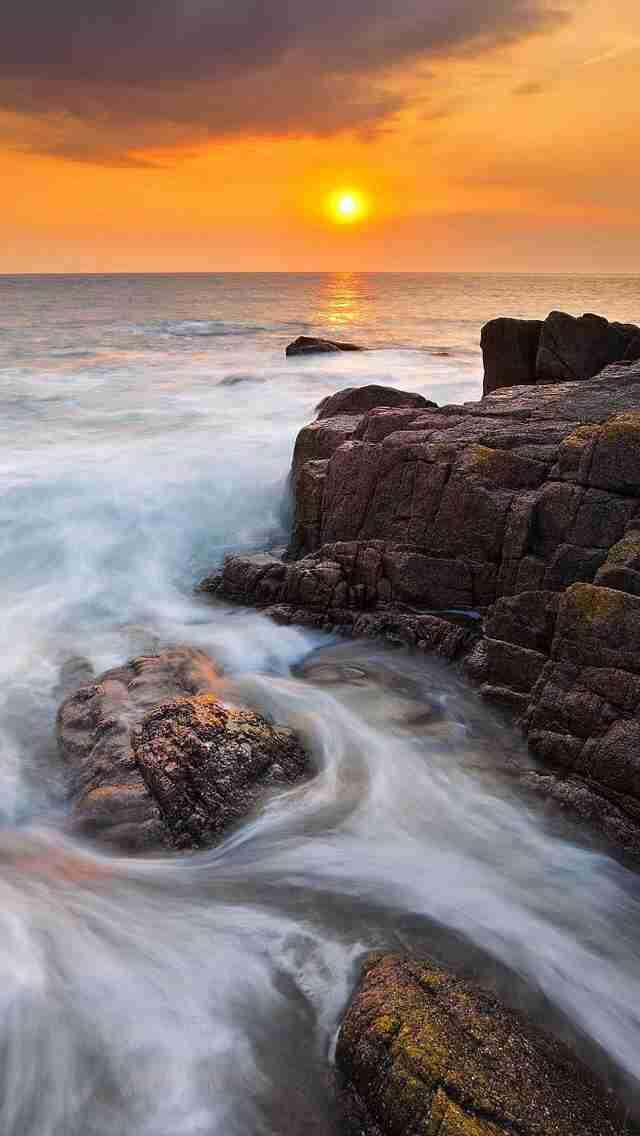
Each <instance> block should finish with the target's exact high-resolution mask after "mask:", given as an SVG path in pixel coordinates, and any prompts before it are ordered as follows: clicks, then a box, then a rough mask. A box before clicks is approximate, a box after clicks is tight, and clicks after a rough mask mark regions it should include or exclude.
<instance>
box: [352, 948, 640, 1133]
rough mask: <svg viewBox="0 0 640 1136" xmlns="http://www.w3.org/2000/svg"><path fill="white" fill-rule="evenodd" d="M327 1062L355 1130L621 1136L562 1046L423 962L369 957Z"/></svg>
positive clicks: (617, 1120)
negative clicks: (332, 1063) (338, 1079)
mask: <svg viewBox="0 0 640 1136" xmlns="http://www.w3.org/2000/svg"><path fill="white" fill-rule="evenodd" d="M336 1060H337V1064H338V1067H339V1069H340V1070H341V1073H342V1074H343V1075H344V1077H345V1078H346V1081H347V1089H346V1092H345V1094H344V1100H345V1105H346V1112H347V1118H348V1125H349V1129H350V1131H351V1132H352V1133H353V1134H354V1136H356V1134H358V1136H409V1134H411V1136H414V1134H415V1136H417V1134H418V1133H420V1134H422V1136H632V1134H633V1133H636V1134H637V1132H638V1131H639V1129H637V1128H636V1127H634V1126H633V1125H631V1124H630V1122H629V1120H628V1119H627V1120H626V1121H625V1119H624V1118H623V1117H622V1115H621V1113H620V1110H619V1108H618V1106H617V1104H616V1101H615V1100H614V1099H613V1097H612V1096H611V1095H610V1094H609V1093H608V1092H607V1091H606V1089H605V1088H604V1086H603V1085H602V1084H601V1083H600V1081H599V1080H598V1079H597V1078H596V1077H595V1076H594V1075H593V1074H592V1073H591V1072H590V1071H589V1070H588V1069H587V1068H586V1067H585V1066H584V1065H582V1064H581V1063H580V1062H579V1061H578V1060H577V1058H576V1057H575V1056H574V1055H573V1053H572V1052H571V1051H570V1050H569V1048H568V1047H567V1046H566V1045H564V1044H562V1043H560V1042H558V1041H556V1040H553V1039H552V1038H550V1037H548V1036H546V1035H545V1034H543V1033H541V1032H540V1031H539V1030H538V1029H536V1028H534V1027H533V1026H532V1025H531V1024H529V1023H528V1022H527V1021H525V1019H524V1018H523V1017H522V1016H521V1015H520V1014H517V1013H515V1012H513V1011H511V1010H508V1009H506V1008H505V1007H504V1006H503V1005H501V1004H500V1003H499V1002H498V1001H497V999H496V998H495V997H494V996H493V995H492V994H490V993H488V992H487V991H485V990H483V989H481V988H480V987H478V986H476V985H475V984H473V983H471V982H469V981H467V980H464V979H462V978H460V977H457V976H455V975H454V974H452V973H451V972H450V971H448V970H445V969H444V968H443V967H441V966H438V965H435V964H434V963H432V962H430V961H418V960H415V959H408V958H401V957H399V956H397V955H382V956H380V955H378V956H373V957H372V958H371V959H370V960H369V961H368V963H367V964H366V966H365V969H364V973H363V975H362V979H361V981H360V985H359V987H358V989H357V990H356V993H355V995H354V997H353V1000H352V1002H351V1005H350V1007H349V1010H348V1012H347V1015H346V1017H345V1019H344V1022H343V1024H342V1029H341V1031H340V1036H339V1038H338V1047H337V1054H336Z"/></svg>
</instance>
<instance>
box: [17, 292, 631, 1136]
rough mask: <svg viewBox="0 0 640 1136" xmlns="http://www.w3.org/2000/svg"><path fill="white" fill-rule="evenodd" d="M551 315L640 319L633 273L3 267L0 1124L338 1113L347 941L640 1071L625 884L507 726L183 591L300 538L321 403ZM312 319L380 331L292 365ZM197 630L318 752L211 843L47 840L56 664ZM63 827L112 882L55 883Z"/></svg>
mask: <svg viewBox="0 0 640 1136" xmlns="http://www.w3.org/2000/svg"><path fill="white" fill-rule="evenodd" d="M553 308H561V309H565V310H567V311H569V312H573V313H575V314H580V313H582V312H584V311H595V312H599V313H602V314H604V315H607V316H608V317H609V318H612V319H614V318H615V319H619V320H623V321H633V322H640V278H638V279H629V278H618V277H608V278H602V279H597V278H586V277H569V276H562V277H540V276H532V277H527V276H491V275H484V276H458V275H456V276H453V275H451V276H447V275H445V276H435V275H434V276H417V275H359V274H344V273H341V274H335V275H317V276H313V275H206V276H200V275H198V276H195V275H188V276H186V275H185V276H60V277H54V276H46V277H45V276H16V277H6V276H5V277H0V534H1V536H2V539H1V540H0V614H1V622H0V626H1V628H2V634H0V1049H1V1051H2V1055H3V1059H2V1064H1V1067H0V1132H1V1133H2V1136H63V1134H64V1136H89V1134H90V1136H115V1133H118V1134H119V1136H247V1134H248V1133H251V1134H252V1136H307V1134H309V1133H311V1132H313V1133H314V1136H337V1134H338V1133H339V1132H340V1131H341V1128H340V1124H339V1121H337V1120H336V1121H335V1123H334V1119H333V1118H332V1114H331V1109H330V1101H329V1100H328V1099H327V1097H326V1093H325V1090H324V1087H323V1086H324V1084H325V1076H324V1074H325V1064H326V1061H327V1059H328V1057H329V1056H330V1054H331V1051H332V1044H333V1041H334V1039H335V1031H336V1028H337V1024H338V1022H339V1018H340V1014H341V1012H342V1010H343V1008H344V1005H345V1003H346V1001H347V998H348V996H349V992H350V990H351V988H352V986H353V982H354V980H355V976H356V971H357V966H358V963H359V960H360V959H361V957H362V955H363V953H364V952H365V951H367V950H369V949H371V948H377V947H388V946H392V947H394V948H400V949H406V948H407V946H409V947H411V944H412V942H413V941H414V939H413V938H412V936H413V937H417V941H418V942H419V943H424V942H427V943H429V944H430V943H431V942H432V937H433V934H434V928H436V927H437V928H438V929H439V933H440V934H441V935H445V934H446V935H450V936H452V937H453V938H455V940H456V942H458V941H459V942H460V943H463V942H465V943H466V942H469V943H473V944H474V945H475V946H476V947H478V948H480V950H481V951H482V952H483V954H484V955H486V956H488V957H490V958H491V959H492V960H498V961H499V962H500V963H501V964H503V965H504V966H506V967H507V968H510V969H511V970H512V971H516V972H517V973H518V975H520V976H521V977H522V979H523V980H524V981H525V982H526V983H527V984H528V986H529V988H530V989H535V990H537V991H540V992H541V993H542V995H543V996H544V997H545V998H546V999H548V1001H549V1003H550V1004H551V1005H552V1006H553V1007H555V1009H556V1010H558V1011H559V1012H560V1013H561V1014H562V1015H564V1017H565V1019H566V1020H567V1021H569V1022H570V1023H571V1025H572V1028H573V1029H574V1030H575V1032H577V1033H578V1034H581V1035H584V1036H586V1037H587V1038H589V1039H591V1041H593V1042H594V1043H595V1044H596V1045H597V1046H598V1047H600V1052H602V1053H606V1054H607V1055H608V1056H609V1057H610V1058H611V1060H612V1061H613V1062H614V1063H616V1064H617V1065H618V1066H619V1068H620V1069H621V1070H622V1071H624V1073H625V1074H626V1075H627V1076H628V1077H630V1078H632V1079H633V1080H634V1082H635V1084H636V1085H637V1084H638V1083H639V1082H640V1057H639V1055H640V1017H639V1016H638V1006H640V951H639V950H638V943H639V942H640V931H639V928H640V898H639V895H638V882H637V879H638V878H637V876H635V875H632V874H631V873H630V872H627V871H626V870H625V869H624V868H623V867H622V866H621V865H619V864H616V863H614V862H613V861H612V860H610V859H609V858H608V857H607V856H606V855H604V854H602V853H601V852H600V851H599V850H598V849H597V848H593V847H591V846H590V845H589V840H588V836H586V835H585V834H584V833H582V834H581V835H580V836H579V838H578V837H577V836H576V833H575V832H574V830H573V829H571V830H569V831H567V832H566V833H565V832H564V831H563V832H560V831H559V830H556V829H553V830H549V828H548V825H547V822H546V821H545V819H544V818H543V817H541V816H540V815H539V814H538V813H537V812H535V811H534V810H533V809H532V807H531V806H530V805H528V804H526V803H525V802H524V801H522V800H521V799H520V798H518V797H517V795H516V794H515V791H512V788H510V786H509V785H507V784H506V783H505V779H504V775H503V773H504V754H505V752H506V751H509V752H510V753H512V752H516V753H519V752H520V751H519V748H518V747H520V746H521V745H522V743H521V740H520V738H519V736H518V735H517V734H516V732H515V731H514V730H512V728H511V727H510V726H509V725H508V724H505V723H504V722H503V721H502V719H499V718H497V717H496V716H495V715H493V714H492V712H491V710H490V709H489V708H487V707H485V706H484V705H483V704H481V703H480V702H479V701H478V700H477V698H476V696H475V694H474V693H473V692H471V691H469V690H468V689H467V688H466V687H465V686H464V685H462V684H461V682H460V681H459V679H458V678H457V677H456V675H455V674H454V672H453V671H452V670H451V669H447V668H445V667H444V666H443V665H442V664H440V663H439V662H438V661H436V660H430V659H428V658H421V659H414V658H413V657H412V656H411V655H410V653H409V652H401V651H395V652H394V651H392V650H391V649H390V648H385V647H384V646H383V645H378V646H376V645H374V644H371V643H365V644H364V645H362V644H352V643H343V644H342V645H333V646H332V645H329V646H327V639H326V638H324V639H323V638H322V637H321V636H320V635H319V634H318V633H312V632H310V631H306V630H305V631H303V630H300V629H297V628H293V627H280V626H277V625H276V624H274V623H272V622H270V621H268V620H266V619H264V618H263V617H262V616H260V615H257V614H256V613H254V612H247V611H242V610H241V609H238V608H234V607H232V606H231V605H229V604H224V603H217V602H214V601H210V600H206V599H204V598H203V597H199V596H197V595H196V594H194V588H193V585H194V583H195V582H196V581H197V580H198V579H199V578H200V577H202V576H203V575H204V574H205V572H207V571H211V570H212V569H214V568H215V566H216V565H217V564H218V563H219V562H220V560H221V557H222V556H223V554H224V552H225V550H228V549H249V548H261V547H265V545H267V544H273V545H276V544H278V543H284V541H285V540H286V532H285V531H284V528H283V509H282V503H283V498H284V489H285V484H286V477H287V472H288V468H289V465H290V461H291V453H292V449H293V445H294V441H295V437H296V433H297V431H298V430H299V428H300V427H301V426H302V425H303V423H305V422H308V421H309V420H311V419H312V418H313V416H314V408H315V407H316V405H317V404H318V402H319V401H320V400H321V399H322V398H324V397H325V396H326V395H328V394H330V393H332V392H334V391H336V390H339V389H340V388H342V387H346V386H354V385H358V384H364V383H372V382H373V383H383V384H389V385H392V386H396V387H399V388H406V389H409V390H414V391H419V392H420V393H422V394H423V395H425V396H427V397H429V398H432V399H434V400H435V401H436V402H438V403H439V404H445V403H452V402H461V401H467V400H472V399H477V398H478V397H479V396H480V393H481V387H482V363H481V357H480V349H479V339H480V328H481V326H482V324H483V323H484V322H485V321H486V320H489V319H491V318H492V317H494V316H499V315H507V316H525V317H542V316H545V315H546V314H547V313H548V312H549V311H550V310H551V309H553ZM300 334H313V335H326V336H329V337H332V338H338V339H349V340H352V341H354V342H355V343H358V344H362V345H363V346H365V347H368V348H370V350H369V351H367V352H363V353H362V354H360V353H356V354H344V355H336V356H316V357H311V358H304V359H299V358H298V359H296V358H294V359H289V360H287V359H285V354H284V352H285V347H286V345H287V343H289V342H290V341H291V340H292V339H294V338H295V337H296V336H297V335H300ZM184 642H186V643H189V644H193V645H195V646H198V647H202V648H204V649H205V650H207V651H209V652H210V653H211V654H212V655H213V657H214V658H215V659H216V660H219V661H220V662H221V663H222V664H223V666H224V667H225V669H226V671H227V673H229V674H231V675H232V676H233V677H234V679H235V680H236V681H237V683H238V684H239V686H238V689H239V690H241V691H242V692H246V698H247V700H248V701H249V702H250V703H251V704H252V705H258V706H261V707H263V708H264V709H265V710H266V711H267V712H269V713H272V714H273V716H274V718H275V719H276V720H277V721H281V722H283V723H288V724H290V725H292V726H293V727H295V728H296V729H298V728H300V727H302V728H303V729H304V730H305V737H308V738H310V739H311V742H312V752H313V757H314V761H315V763H316V768H317V776H316V777H314V778H313V780H311V781H310V782H309V783H308V784H306V785H304V786H303V787H298V788H297V789H296V790H295V791H294V792H293V793H290V794H285V795H284V796H283V797H281V798H279V799H278V800H276V801H272V802H271V803H270V805H269V807H268V808H266V809H264V810H263V811H261V812H259V813H258V814H257V815H256V816H254V817H252V818H249V819H247V820H246V821H244V822H243V823H242V825H241V826H240V827H239V828H238V829H237V830H236V831H234V832H233V833H231V834H230V836H229V837H228V839H226V840H225V841H224V843H223V844H221V845H219V846H218V847H216V848H215V849H213V850H211V851H209V852H207V853H203V854H202V855H201V856H198V857H186V856H185V857H181V858H174V859H164V860H163V859H160V858H158V859H156V860H149V861H144V862H142V863H140V862H133V861H127V860H126V859H125V858H123V857H117V856H114V857H111V858H109V859H108V860H106V861H105V860H104V859H103V860H100V861H99V863H98V862H96V861H95V852H94V851H93V850H92V849H91V848H90V847H89V846H82V847H79V846H78V845H72V844H70V842H69V840H68V837H66V836H65V835H64V822H65V819H66V815H67V810H68V804H67V800H66V796H65V792H64V784H65V782H64V771H63V770H61V769H60V767H59V765H58V763H57V757H56V750H55V742H54V727H55V714H56V710H57V707H58V706H59V704H60V699H61V697H62V692H61V688H60V668H61V666H62V665H63V664H65V663H67V662H69V661H71V660H74V659H75V660H77V658H78V656H80V657H81V658H82V659H83V660H86V661H88V662H89V663H90V664H91V665H92V666H93V668H94V670H95V672H96V674H99V673H100V672H101V671H103V670H105V669H106V668H108V667H112V666H116V665H119V664H121V663H122V662H123V661H125V660H126V659H128V658H130V657H132V656H134V655H140V654H146V653H153V652H154V650H156V649H157V648H158V646H159V645H166V644H170V643H184ZM322 644H324V646H323V647H322V650H325V651H326V650H329V651H330V652H331V651H333V652H334V654H333V655H331V654H330V655H329V666H328V667H327V666H326V665H325V666H324V668H323V667H322V666H320V667H316V669H315V671H314V668H313V666H311V669H310V670H309V671H308V672H307V671H305V670H304V662H305V660H307V664H308V659H309V657H311V658H312V659H313V658H314V657H315V656H314V655H313V652H314V651H315V650H316V649H318V647H321V645H322ZM301 668H303V669H301ZM323 673H324V678H323V677H322V675H323ZM327 674H328V675H329V676H330V675H331V674H333V675H334V676H336V675H337V676H338V677H337V678H335V677H334V679H333V680H330V679H329V678H327ZM341 675H345V676H347V677H346V678H345V679H344V681H342V679H341V678H340V676H341ZM314 676H315V677H314ZM354 676H355V677H354ZM425 706H427V707H431V708H432V709H433V713H431V711H430V713H429V714H427V715H425V713H424V709H425ZM60 849H62V850H63V852H64V854H65V855H66V854H67V853H68V852H69V850H70V851H71V854H72V855H74V856H75V855H77V854H81V855H82V856H83V857H85V858H87V860H88V862H89V864H90V866H91V865H94V866H95V867H96V869H97V870H96V872H93V869H91V870H90V871H88V872H84V871H82V870H81V871H80V872H79V874H78V876H77V878H76V879H75V882H74V880H73V879H71V880H70V879H67V878H66V877H65V876H64V875H63V876H62V878H58V877H56V871H55V869H56V863H60V857H59V853H60ZM105 865H106V867H107V870H106V871H105ZM49 868H50V869H51V870H50V871H49ZM636 1099H637V1098H636ZM576 1136H577V1134H576Z"/></svg>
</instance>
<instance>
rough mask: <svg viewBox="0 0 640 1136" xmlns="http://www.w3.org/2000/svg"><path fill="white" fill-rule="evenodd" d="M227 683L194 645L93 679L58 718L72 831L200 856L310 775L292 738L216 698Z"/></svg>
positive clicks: (116, 843) (125, 845)
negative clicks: (274, 795) (264, 800)
mask: <svg viewBox="0 0 640 1136" xmlns="http://www.w3.org/2000/svg"><path fill="white" fill-rule="evenodd" d="M216 691H218V693H219V691H220V676H219V674H218V672H217V670H216V668H215V665H214V664H213V662H212V660H211V659H210V658H209V656H208V655H206V654H205V653H204V652H203V651H198V650H195V649H192V648H189V647H178V648H174V649H171V650H165V651H162V652H160V653H159V654H157V655H152V656H146V657H142V658H138V659H133V660H132V661H131V662H129V663H127V664H126V665H125V666H122V667H117V668H115V669H113V670H110V671H107V672H106V673H105V674H103V675H101V676H100V677H99V678H97V679H93V680H91V681H86V679H85V681H84V683H83V685H81V686H80V687H79V688H77V689H75V690H74V691H73V693H70V694H69V695H68V697H67V698H66V700H65V701H64V702H63V704H62V706H61V708H60V711H59V714H58V741H59V748H60V752H61V755H62V759H63V761H64V764H65V767H66V770H67V773H68V784H69V794H70V797H71V800H72V801H73V811H72V815H71V827H72V831H74V832H75V833H77V834H78V835H82V836H88V837H91V838H93V839H96V840H98V841H100V842H101V843H102V844H105V845H109V846H111V847H116V848H118V849H122V850H126V851H130V852H139V851H145V850H149V849H155V848H165V849H183V848H198V847H202V846H203V845H205V844H210V843H212V842H213V840H215V839H216V838H217V837H218V836H219V835H220V834H221V833H222V832H223V831H224V830H225V828H227V827H228V826H229V825H230V824H232V823H233V822H234V821H236V820H237V819H238V818H239V817H241V816H244V815H246V814H247V813H248V812H250V811H251V810H252V808H253V807H254V805H255V804H256V802H257V801H258V799H259V797H260V795H261V794H262V793H264V792H265V791H266V790H267V789H268V788H270V787H273V786H277V785H281V786H282V785H288V784H292V783H293V782H295V781H297V780H299V779H300V778H302V777H303V776H305V774H307V773H308V772H309V761H308V757H307V755H306V754H305V752H304V750H303V749H302V748H301V746H300V745H299V743H298V742H297V740H296V738H295V736H294V735H293V734H292V733H291V731H290V730H287V729H283V728H282V727H276V726H272V725H271V724H270V723H268V722H267V721H266V720H265V719H264V718H262V717H261V716H260V715H259V714H256V713H254V712H253V711H250V710H245V709H236V708H232V707H229V706H226V705H225V704H224V703H223V702H222V701H220V698H219V697H218V696H217V694H216Z"/></svg>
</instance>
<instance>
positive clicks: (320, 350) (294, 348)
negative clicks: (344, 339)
mask: <svg viewBox="0 0 640 1136" xmlns="http://www.w3.org/2000/svg"><path fill="white" fill-rule="evenodd" d="M363 350H364V348H363V347H357V346H356V344H355V343H335V342H334V341H333V340H332V339H319V338H317V337H316V336H314V335H299V336H298V338H297V339H294V341H293V343H290V344H289V346H288V347H287V349H286V352H285V354H286V355H287V356H288V357H291V356H293V355H335V354H336V353H337V352H340V351H363Z"/></svg>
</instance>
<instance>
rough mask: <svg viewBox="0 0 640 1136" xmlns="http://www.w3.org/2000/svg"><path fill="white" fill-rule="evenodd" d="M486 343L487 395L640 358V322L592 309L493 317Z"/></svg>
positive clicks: (574, 378)
mask: <svg viewBox="0 0 640 1136" xmlns="http://www.w3.org/2000/svg"><path fill="white" fill-rule="evenodd" d="M481 343H482V354H483V359H484V388H483V393H484V394H485V395H487V394H491V393H492V392H493V391H495V390H498V389H499V388H501V387H512V386H518V385H522V384H525V383H527V384H528V383H562V382H581V381H583V380H584V379H591V378H593V377H594V376H595V375H597V374H599V373H600V371H602V370H603V369H604V368H605V367H607V366H609V365H610V364H611V363H618V362H621V361H623V360H624V361H626V362H634V361H636V360H637V359H639V358H640V328H638V327H636V326H635V325H634V324H621V323H609V321H608V320H606V319H604V317H603V316H595V315H591V314H587V315H584V316H580V317H579V318H576V317H575V316H570V315H567V314H566V313H565V312H551V314H550V315H549V316H547V318H546V320H544V321H540V320H522V319H502V318H501V319H495V320H491V321H490V322H489V323H488V324H486V325H485V327H483V329H482V338H481Z"/></svg>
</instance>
